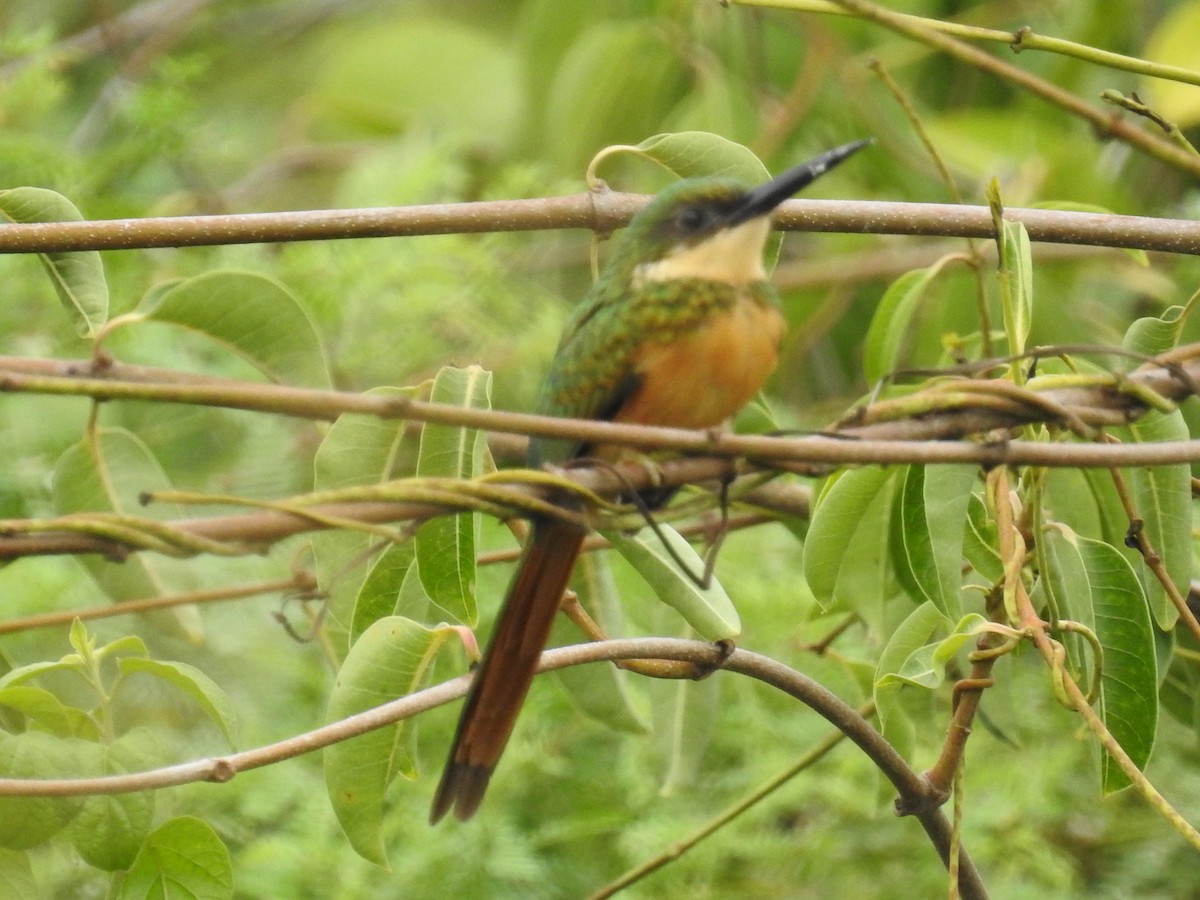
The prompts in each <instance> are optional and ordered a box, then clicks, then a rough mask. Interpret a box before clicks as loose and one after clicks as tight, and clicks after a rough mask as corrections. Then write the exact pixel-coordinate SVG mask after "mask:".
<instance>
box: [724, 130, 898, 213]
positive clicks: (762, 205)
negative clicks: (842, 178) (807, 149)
mask: <svg viewBox="0 0 1200 900" xmlns="http://www.w3.org/2000/svg"><path fill="white" fill-rule="evenodd" d="M873 143H875V139H874V138H864V139H863V140H861V141H854V142H852V143H849V144H842V146H840V147H834V148H833V149H832V150H827V151H825V152H824V153H822V154H821V155H820V156H814V157H813V158H812V159H810V160H809V161H808V162H803V163H800V165H798V166H793V167H792V168H790V169H788V170H787V171H786V172H784V173H782V174H781V175H776V176H775V177H774V178H772V179H771V180H770V181H768V182H767V183H766V184H764V185H762V186H761V187H757V188H755V189H754V190H752V191H751V192H750V193H749V194H747V195H746V199H745V200H743V201H742V203H741V204H740V205H739V206H738V207H737V209H735V210H734V211H733V212H732V213H731V214H730V217H729V224H730V225H738V224H741V223H742V222H749V221H750V220H751V219H755V218H757V217H758V216H761V215H765V214H766V213H769V212H770V211H771V210H773V209H774V208H775V207H777V206H778V205H779V204H780V203H782V202H783V201H784V200H786V199H787V198H788V197H791V196H792V195H793V194H796V193H797V192H799V191H801V190H803V189H804V188H806V187H808V186H809V185H810V184H812V183H813V182H814V181H816V180H817V179H818V178H820V177H821V176H822V175H824V174H825V173H826V172H828V171H829V170H830V169H832V168H833V167H834V166H836V165H838V164H840V163H842V162H844V161H845V160H847V159H849V158H850V157H851V156H853V155H854V154H855V153H857V152H858V151H859V150H861V149H862V148H863V147H865V146H867V145H868V144H873Z"/></svg>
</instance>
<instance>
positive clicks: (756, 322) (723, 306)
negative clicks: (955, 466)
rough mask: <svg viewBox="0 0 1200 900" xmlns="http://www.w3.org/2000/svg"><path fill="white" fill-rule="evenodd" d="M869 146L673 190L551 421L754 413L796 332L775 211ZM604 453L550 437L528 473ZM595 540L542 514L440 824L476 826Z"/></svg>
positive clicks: (495, 642) (594, 313)
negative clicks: (779, 290) (771, 274)
mask: <svg viewBox="0 0 1200 900" xmlns="http://www.w3.org/2000/svg"><path fill="white" fill-rule="evenodd" d="M868 143H870V141H869V140H865V141H856V142H854V143H851V144H845V145H843V146H841V147H837V148H836V149H833V150H830V151H828V152H827V153H823V154H821V155H820V156H817V157H816V158H814V159H811V160H809V161H808V162H806V163H803V164H801V165H799V166H796V167H795V168H792V169H789V170H788V171H786V172H784V173H783V174H782V175H779V176H778V177H776V178H774V179H772V180H771V181H769V182H767V183H766V184H764V185H761V186H760V187H756V188H748V187H747V186H746V185H744V184H742V183H740V182H738V181H736V180H733V179H729V178H715V177H714V178H693V179H688V180H686V181H680V182H677V183H676V184H674V185H672V186H670V187H668V188H666V189H665V190H663V191H662V192H661V193H660V194H658V196H656V197H655V198H654V199H653V200H652V201H651V202H650V203H649V204H648V205H647V206H646V207H644V208H643V209H642V210H641V211H640V212H639V213H638V214H637V215H636V216H634V218H633V220H632V221H631V222H630V223H629V226H628V227H627V228H626V229H625V230H624V231H623V232H622V233H621V234H620V235H619V236H618V237H617V239H616V241H615V246H614V247H613V249H612V254H611V256H610V258H609V260H608V263H607V265H606V266H605V268H604V270H603V272H602V273H601V275H600V278H599V279H598V280H597V281H596V283H595V284H594V285H593V287H592V289H591V290H590V291H589V293H588V295H587V297H586V298H585V299H584V301H583V302H582V304H580V306H579V308H578V309H577V310H576V311H575V314H574V315H573V316H572V317H571V319H570V321H569V322H568V324H567V327H566V330H565V331H564V333H563V336H562V339H561V341H560V342H559V345H558V350H557V352H556V353H555V356H554V361H553V363H552V364H551V367H550V374H549V376H548V377H547V379H546V383H545V386H544V388H543V390H542V395H541V402H540V404H539V406H538V411H539V412H540V413H542V414H545V415H554V416H565V417H571V418H593V419H604V420H610V421H614V422H630V423H636V424H644V425H663V426H673V427H676V428H710V427H713V426H716V425H719V424H721V423H722V422H724V421H725V420H726V419H728V418H729V417H730V416H732V415H733V414H734V413H736V412H737V411H738V410H739V409H741V408H742V406H744V405H745V404H746V403H747V402H748V401H749V400H750V399H751V398H752V397H753V396H754V395H755V394H756V393H757V392H758V391H759V389H760V388H761V387H762V385H763V382H765V381H766V379H767V377H768V376H769V375H770V374H771V371H772V370H773V369H774V368H775V362H776V357H777V354H778V349H779V343H780V340H781V339H782V337H783V332H784V321H783V316H782V315H781V314H780V312H779V303H778V298H777V297H776V295H775V290H774V289H773V288H772V287H771V285H770V283H769V282H768V281H767V273H766V270H765V268H764V266H763V249H764V247H765V245H766V241H767V237H768V236H769V234H770V232H771V214H772V212H773V211H774V210H775V208H776V207H777V206H778V205H779V204H780V203H782V202H783V201H784V200H786V199H787V198H788V197H791V196H792V195H793V194H795V193H796V192H797V191H799V190H800V189H802V188H803V187H805V186H806V185H808V184H810V183H812V182H813V181H814V180H815V179H817V178H818V177H820V176H821V175H822V174H824V173H825V172H827V171H829V170H830V169H831V168H833V167H834V166H836V165H838V164H839V163H840V162H842V161H843V160H845V159H846V158H847V157H849V156H851V155H852V154H854V153H856V152H857V151H858V150H860V149H862V148H863V147H864V146H865V145H866V144H868ZM604 453H605V451H604V449H603V448H597V447H589V446H584V445H581V444H579V443H578V442H572V441H570V440H565V439H558V438H555V439H550V438H534V439H533V440H532V442H531V443H530V448H529V454H528V458H527V463H528V465H529V466H530V467H536V466H540V465H542V464H543V463H556V464H563V463H566V462H568V461H570V460H571V459H573V458H576V457H579V456H585V455H601V456H602V455H604ZM583 538H584V530H583V529H582V528H581V527H580V526H578V525H575V524H571V523H568V522H563V521H558V520H553V519H534V521H533V523H532V528H531V531H530V534H529V538H528V540H527V541H526V544H525V549H524V552H523V553H522V555H521V559H520V562H519V563H518V564H517V571H516V574H515V575H514V576H513V580H512V583H511V585H510V586H509V589H508V595H507V597H506V598H505V600H504V605H503V607H502V608H501V610H500V615H499V618H498V619H497V622H496V625H495V629H494V631H493V633H492V639H491V642H490V643H489V644H488V648H487V650H486V652H485V653H484V655H483V661H482V662H481V663H480V665H479V666H478V668H477V669H476V670H475V677H474V681H473V682H472V683H471V688H470V691H469V693H468V694H467V701H466V705H465V707H464V708H463V711H462V716H461V718H460V719H459V723H458V731H457V733H456V734H455V737H454V744H453V746H452V747H451V750H450V758H449V761H448V762H447V763H446V768H445V771H444V772H443V773H442V780H441V783H440V784H439V785H438V789H437V794H436V795H435V797H434V801H433V809H432V811H431V813H430V819H431V821H433V822H437V821H438V820H439V819H441V818H442V817H443V816H444V815H445V814H446V813H447V812H449V811H450V810H451V809H453V810H454V813H455V815H456V816H457V817H458V818H459V819H462V820H466V819H468V818H470V817H471V816H472V815H474V813H475V811H476V810H477V809H478V808H479V804H480V803H481V802H482V800H483V795H484V792H485V791H486V789H487V785H488V780H489V779H490V778H491V775H492V771H493V769H494V768H495V766H496V763H497V762H498V761H499V759H500V754H501V753H502V752H503V750H504V746H505V744H506V743H507V742H508V738H509V735H510V734H511V733H512V729H513V724H514V723H515V722H516V718H517V713H518V712H519V711H520V709H521V704H522V703H523V702H524V700H525V695H526V693H527V692H528V691H529V685H530V683H531V682H532V680H533V675H534V672H535V670H536V668H537V664H538V659H539V657H540V656H541V653H542V650H543V649H544V648H545V646H546V641H547V640H548V639H549V635H550V626H551V624H552V622H553V621H554V615H555V613H556V612H557V611H558V608H559V602H560V600H561V598H562V596H563V593H564V591H565V590H566V589H567V583H568V582H569V580H570V578H571V571H572V569H573V568H574V566H575V560H576V558H577V557H578V556H579V550H580V545H581V544H582V543H583Z"/></svg>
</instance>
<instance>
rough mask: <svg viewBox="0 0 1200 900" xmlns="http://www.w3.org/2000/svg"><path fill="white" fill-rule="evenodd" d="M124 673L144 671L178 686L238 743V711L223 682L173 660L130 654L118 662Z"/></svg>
mask: <svg viewBox="0 0 1200 900" xmlns="http://www.w3.org/2000/svg"><path fill="white" fill-rule="evenodd" d="M117 665H118V667H119V668H120V670H121V672H122V673H124V674H129V675H132V674H134V673H137V672H142V673H144V674H146V675H152V676H154V677H155V678H158V679H159V680H161V681H165V682H166V683H167V684H169V685H171V686H173V687H175V688H178V689H179V690H180V691H182V692H183V693H185V694H187V696H189V697H191V698H192V699H193V700H195V701H196V702H197V703H198V704H200V708H201V709H203V710H204V712H205V713H206V714H207V715H208V717H209V718H210V719H212V721H213V723H214V724H216V726H217V727H218V728H220V729H221V734H222V735H223V736H224V737H225V740H226V741H227V742H228V743H229V745H230V746H231V747H234V746H236V744H237V710H236V708H235V707H234V705H233V703H232V702H231V701H230V699H229V697H228V696H226V694H225V692H224V691H223V690H221V687H220V685H218V684H217V683H216V682H215V681H213V680H212V679H211V678H209V677H208V676H207V675H205V674H204V673H203V672H202V671H200V670H199V669H197V668H196V667H195V666H190V665H188V664H187V663H182V662H172V661H169V660H160V659H146V658H144V657H137V656H127V657H124V658H122V659H121V660H119V661H118V663H117Z"/></svg>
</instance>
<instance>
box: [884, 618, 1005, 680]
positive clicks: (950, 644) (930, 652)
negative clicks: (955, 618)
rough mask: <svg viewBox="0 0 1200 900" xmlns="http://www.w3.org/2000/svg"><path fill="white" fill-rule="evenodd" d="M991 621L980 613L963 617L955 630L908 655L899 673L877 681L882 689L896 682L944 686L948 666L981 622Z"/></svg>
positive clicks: (893, 673)
mask: <svg viewBox="0 0 1200 900" xmlns="http://www.w3.org/2000/svg"><path fill="white" fill-rule="evenodd" d="M986 622H987V620H986V619H985V618H984V617H983V616H980V615H978V614H976V613H970V614H969V615H966V616H963V617H962V619H960V620H959V622H958V624H957V625H955V626H954V629H953V630H952V631H951V632H950V634H948V635H947V636H946V637H944V638H942V639H941V640H938V641H934V642H932V643H929V644H925V645H923V646H921V647H918V648H917V649H916V650H914V651H912V653H910V654H909V655H908V658H907V659H905V660H904V662H902V663H901V664H900V668H899V669H897V670H896V671H895V672H892V673H889V674H886V675H883V676H881V677H880V678H879V679H878V681H876V686H877V687H879V688H887V687H889V686H891V685H892V684H893V683H895V682H900V683H903V684H910V685H913V686H914V687H923V688H927V689H929V690H932V689H934V688H936V687H940V686H941V684H942V681H943V680H944V679H945V677H946V665H947V664H948V663H949V662H950V661H951V660H952V659H954V655H955V654H956V653H958V651H959V650H961V649H962V647H963V645H964V644H966V643H967V642H968V641H972V640H974V639H975V638H976V637H977V635H978V633H979V628H980V626H981V625H984V624H986Z"/></svg>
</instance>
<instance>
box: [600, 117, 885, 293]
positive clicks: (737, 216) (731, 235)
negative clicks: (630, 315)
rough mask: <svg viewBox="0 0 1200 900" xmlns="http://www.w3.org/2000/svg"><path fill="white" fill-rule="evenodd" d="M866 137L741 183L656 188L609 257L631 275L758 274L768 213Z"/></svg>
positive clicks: (733, 278)
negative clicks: (761, 180) (756, 182)
mask: <svg viewBox="0 0 1200 900" xmlns="http://www.w3.org/2000/svg"><path fill="white" fill-rule="evenodd" d="M869 143H871V140H870V139H867V140H862V141H855V142H854V143H851V144H844V145H843V146H841V147H837V148H835V149H833V150H830V151H828V152H826V153H822V154H821V155H820V156H817V157H815V158H813V159H810V160H808V162H805V163H801V164H800V165H798V166H795V167H793V168H791V169H788V170H787V171H786V172H784V173H783V174H781V175H778V176H777V177H775V178H773V179H771V180H770V181H768V182H767V183H766V184H763V185H760V186H759V187H756V188H747V187H746V185H745V184H743V183H742V182H740V181H738V180H736V179H732V178H719V177H715V178H690V179H687V180H685V181H679V182H676V183H675V184H673V185H671V186H670V187H668V188H666V189H664V190H663V191H662V192H661V193H659V194H658V195H657V196H656V197H655V198H654V199H653V200H652V201H650V203H649V204H647V205H646V206H645V207H644V208H643V209H642V210H641V211H640V212H638V214H637V215H636V216H634V217H633V219H632V221H630V223H629V226H628V228H626V230H625V232H624V233H623V234H622V235H621V238H620V240H619V243H618V245H617V247H616V248H615V249H614V252H613V257H614V258H613V263H614V264H616V265H617V266H618V267H620V268H622V269H624V270H625V271H626V273H627V276H628V277H629V278H631V279H632V280H633V281H634V282H641V283H645V282H652V281H671V280H676V279H685V278H701V279H705V280H709V281H722V282H728V283H733V284H744V283H748V282H753V281H762V280H764V279H765V278H766V272H765V271H764V270H763V261H762V257H763V247H764V246H765V244H766V241H767V237H768V235H769V234H770V233H771V213H772V212H774V210H775V208H776V207H777V206H779V204H780V203H782V202H783V201H784V200H786V199H788V198H789V197H791V196H792V195H793V194H795V193H797V192H798V191H800V190H801V189H803V188H804V187H806V186H807V185H809V184H811V183H812V182H813V181H815V180H816V179H817V178H819V177H820V176H821V175H823V174H824V173H825V172H828V171H829V170H830V169H832V168H833V167H834V166H836V165H838V163H840V162H842V161H843V160H845V159H846V158H848V157H849V156H851V155H852V154H854V153H856V152H858V151H859V150H861V149H862V148H863V147H865V146H866V145H867V144H869Z"/></svg>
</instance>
